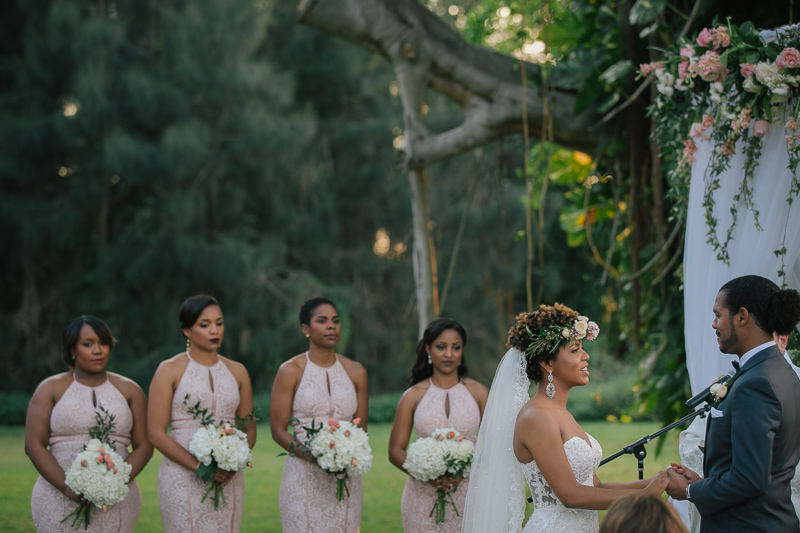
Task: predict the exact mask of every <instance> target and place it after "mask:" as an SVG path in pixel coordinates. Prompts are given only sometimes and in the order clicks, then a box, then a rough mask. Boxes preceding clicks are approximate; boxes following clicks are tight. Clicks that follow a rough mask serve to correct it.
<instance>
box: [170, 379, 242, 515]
mask: <svg viewBox="0 0 800 533" xmlns="http://www.w3.org/2000/svg"><path fill="white" fill-rule="evenodd" d="M188 400H189V395H188V394H187V395H186V397H185V398H184V399H183V404H184V405H185V406H186V407H187V411H188V412H189V414H191V415H192V416H193V417H194V418H195V420H198V419H199V420H200V423H201V424H202V427H201V428H200V429H198V430H197V431H195V432H194V434H193V435H192V440H191V441H189V452H190V453H191V454H192V455H194V456H195V458H197V460H198V461H200V465H199V466H198V467H197V470H196V471H195V474H196V475H197V477H199V478H200V479H201V480H203V481H204V482H206V483H208V482H209V481H211V483H210V484H209V486H208V488H207V489H206V491H205V493H204V494H203V498H202V499H201V500H200V501H201V502H203V501H205V500H206V498H207V497H208V495H209V493H210V492H211V491H212V490H213V492H214V494H213V496H212V500H213V502H214V509H218V508H219V504H220V502H221V503H222V505H223V506H224V505H226V502H225V492H224V490H223V486H222V483H219V482H217V481H212V480H213V479H214V476H215V475H216V473H217V469H218V468H221V469H222V470H226V471H228V472H238V471H239V470H244V469H245V468H247V467H252V466H253V463H252V461H253V452H252V450H251V449H250V441H249V440H248V438H247V434H246V433H245V431H244V430H245V429H246V427H247V424H248V423H250V422H251V421H254V420H257V418H256V416H255V414H254V413H251V414H249V415H248V416H246V417H244V418H240V417H238V416H237V417H236V424H235V425H234V424H231V423H230V422H215V421H214V419H213V417H212V416H211V415H210V414H209V413H208V409H207V408H201V406H200V402H199V401H198V402H197V403H196V404H194V405H192V406H189V405H188V403H187V402H188Z"/></svg>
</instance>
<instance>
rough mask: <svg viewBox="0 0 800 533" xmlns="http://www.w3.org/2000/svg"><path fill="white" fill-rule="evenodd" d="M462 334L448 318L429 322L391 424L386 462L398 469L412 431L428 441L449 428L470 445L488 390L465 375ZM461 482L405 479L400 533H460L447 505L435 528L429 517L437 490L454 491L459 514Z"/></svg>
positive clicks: (464, 335) (463, 494)
mask: <svg viewBox="0 0 800 533" xmlns="http://www.w3.org/2000/svg"><path fill="white" fill-rule="evenodd" d="M466 344H467V332H466V331H465V330H464V327H463V326H462V325H461V324H459V323H458V322H456V321H455V320H452V319H450V318H439V319H436V320H434V321H433V322H431V323H430V324H428V327H427V328H426V329H425V333H424V334H423V336H422V339H420V341H419V343H418V344H417V359H416V361H415V362H414V366H413V367H412V368H411V377H410V378H409V380H408V383H409V385H411V387H410V388H409V389H408V390H406V391H405V392H404V393H403V396H402V397H401V398H400V402H399V403H398V404H397V412H396V413H395V418H394V426H392V434H391V436H390V437H389V460H390V461H391V462H392V464H393V465H395V466H396V467H397V468H399V469H400V470H403V471H405V470H404V469H403V463H404V462H405V460H406V450H407V449H408V444H409V442H408V441H409V439H410V438H411V429H412V427H413V429H414V430H415V431H416V433H417V438H424V437H428V436H430V435H431V433H433V431H435V430H436V429H439V428H448V427H449V428H454V429H455V430H456V431H458V432H459V433H461V435H463V436H464V438H466V439H469V440H471V441H472V442H473V443H474V442H475V440H476V439H477V437H478V426H480V423H481V417H482V416H483V408H484V407H485V406H486V399H487V398H488V396H489V391H488V389H487V388H486V387H484V386H483V385H481V384H480V383H478V382H477V381H475V380H473V379H469V378H468V377H466V375H467V363H466V361H465V360H464V346H465V345H466ZM461 481H462V478H453V477H449V476H443V477H440V478H438V479H435V480H432V481H429V482H428V483H423V482H421V481H417V480H416V479H414V478H412V477H411V476H409V477H408V479H407V480H406V486H405V489H404V490H403V498H402V501H401V504H400V507H401V512H402V516H403V530H404V531H407V532H459V531H461V517H460V516H458V515H456V513H455V511H453V509H452V507H450V506H449V505H448V508H447V512H446V515H445V517H446V518H445V521H444V522H442V523H440V524H438V525H437V524H436V522H435V518H434V517H433V516H430V513H431V509H433V506H434V504H435V503H436V491H437V490H442V491H444V492H449V493H453V500H454V501H455V505H456V508H457V509H458V511H459V513H461V511H462V510H463V509H464V501H465V499H466V496H467V486H466V484H464V487H463V488H462V489H461V490H458V488H459V484H460V483H461Z"/></svg>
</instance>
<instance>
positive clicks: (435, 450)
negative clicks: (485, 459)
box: [403, 428, 475, 524]
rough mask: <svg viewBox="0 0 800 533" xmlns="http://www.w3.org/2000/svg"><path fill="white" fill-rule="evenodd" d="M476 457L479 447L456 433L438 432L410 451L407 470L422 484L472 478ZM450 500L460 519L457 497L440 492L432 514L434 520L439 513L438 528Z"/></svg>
mask: <svg viewBox="0 0 800 533" xmlns="http://www.w3.org/2000/svg"><path fill="white" fill-rule="evenodd" d="M474 453H475V445H474V444H473V443H472V441H470V440H467V439H465V438H464V437H463V436H462V435H461V434H460V433H459V432H458V431H456V430H455V429H453V428H442V429H437V430H435V431H434V432H433V433H431V436H430V437H424V438H421V439H417V440H416V441H414V442H413V443H412V444H411V445H410V446H409V447H408V451H407V452H406V460H405V462H404V463H403V468H405V470H406V472H408V473H409V475H410V476H411V477H413V478H414V479H416V480H418V481H422V482H428V481H432V480H434V479H438V478H440V477H442V476H452V477H458V476H463V477H469V472H470V468H471V466H472V456H473V455H474ZM456 490H457V489H456ZM447 498H449V499H450V505H451V506H452V507H453V510H454V511H455V513H456V516H460V515H459V514H458V509H457V508H456V504H455V502H454V501H453V495H452V494H451V493H445V492H443V491H441V490H437V491H436V503H435V504H434V505H433V509H431V512H430V516H433V513H434V512H435V513H436V523H437V524H439V523H441V522H444V520H445V512H446V510H447V507H446V506H447Z"/></svg>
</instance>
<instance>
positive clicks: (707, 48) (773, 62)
mask: <svg viewBox="0 0 800 533" xmlns="http://www.w3.org/2000/svg"><path fill="white" fill-rule="evenodd" d="M799 48H800V27H798V26H792V27H787V28H780V29H778V30H776V31H772V32H759V31H758V30H756V28H755V27H754V26H753V25H752V24H751V23H749V22H748V23H745V24H742V25H741V26H735V25H733V24H731V23H730V22H729V21H728V23H727V24H724V25H723V24H717V23H716V21H715V23H714V24H713V28H712V29H709V28H704V29H703V30H702V31H700V32H699V33H698V35H697V36H695V38H694V39H693V40H691V41H686V40H681V41H679V42H678V43H676V44H675V45H674V46H672V47H670V48H669V49H667V50H666V51H665V52H664V54H663V55H662V58H661V60H659V61H655V62H651V63H647V64H643V65H640V73H641V76H648V77H653V78H654V79H655V81H656V88H657V91H658V95H657V97H656V98H655V100H654V101H653V103H652V105H651V106H650V108H649V114H650V116H651V117H652V118H653V121H654V123H655V128H654V133H655V136H656V138H657V140H658V142H659V144H660V146H661V148H662V150H663V154H664V159H665V162H666V163H667V164H668V165H671V169H670V170H669V172H668V182H669V187H670V193H669V195H670V197H671V199H672V200H673V202H674V210H673V215H674V216H675V217H676V218H677V219H678V221H679V222H683V221H685V219H686V212H687V202H688V198H689V185H690V179H691V171H692V165H693V164H694V163H695V157H694V156H695V153H696V152H697V150H698V143H702V142H711V143H712V149H711V157H710V159H709V163H708V166H707V167H706V168H705V170H704V186H705V188H704V194H703V208H704V217H705V222H706V226H707V227H708V233H707V236H708V243H709V244H711V245H712V246H713V247H714V249H715V250H716V251H717V258H718V259H719V260H720V261H723V262H725V263H726V264H730V257H729V255H728V246H729V244H730V242H731V239H732V237H733V230H734V228H735V226H736V223H737V218H738V215H739V206H740V205H741V206H744V208H745V209H747V210H748V211H750V212H751V213H752V215H753V220H754V224H755V227H756V228H757V229H758V230H759V231H760V230H761V225H760V223H759V212H758V210H757V209H756V207H755V205H754V202H753V185H754V183H753V181H754V175H755V170H756V168H757V166H758V161H759V158H760V157H761V152H762V147H763V139H764V136H765V135H766V134H767V133H769V131H770V129H771V128H772V127H782V128H784V129H785V132H786V135H785V139H786V147H787V153H788V159H789V163H788V168H789V170H790V172H791V175H792V178H791V184H790V188H789V191H788V195H787V198H786V201H787V202H788V203H789V205H791V204H792V201H793V200H794V199H795V198H796V197H797V196H798V194H800V187H799V186H798V176H797V167H798V163H800V143H799V142H798V141H800V132H798V131H797V129H798V117H799V116H800V98H799V97H800V51H798V49H799ZM737 150H739V151H741V153H742V154H743V155H744V159H745V163H744V166H743V174H742V181H741V183H740V185H739V188H738V191H737V193H736V195H735V196H734V197H733V202H732V204H731V206H730V213H731V215H732V220H731V224H730V226H729V227H728V228H727V231H726V233H725V238H724V240H722V241H721V240H720V238H719V233H718V231H717V229H718V228H717V226H718V225H719V221H718V220H717V215H716V214H715V207H716V204H715V200H714V193H715V191H716V190H718V189H719V188H720V177H721V175H722V174H723V173H724V172H725V171H727V170H728V169H729V168H730V165H731V159H732V157H733V156H734V154H736V153H737ZM786 229H787V228H784V242H785V236H786ZM774 253H775V255H776V256H777V257H778V258H780V259H781V267H780V270H779V272H778V275H779V276H780V277H781V278H784V279H785V265H784V256H785V254H786V248H785V246H782V247H781V248H779V249H777V250H775V251H774Z"/></svg>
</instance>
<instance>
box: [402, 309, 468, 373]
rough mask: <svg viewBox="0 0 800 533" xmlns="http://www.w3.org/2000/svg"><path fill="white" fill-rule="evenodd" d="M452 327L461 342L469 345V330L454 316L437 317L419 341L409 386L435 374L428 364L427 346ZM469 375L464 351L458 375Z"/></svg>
mask: <svg viewBox="0 0 800 533" xmlns="http://www.w3.org/2000/svg"><path fill="white" fill-rule="evenodd" d="M448 329H452V330H453V331H455V332H456V333H458V335H459V336H460V337H461V342H462V344H463V345H464V346H466V345H467V330H465V329H464V326H462V325H461V324H459V323H458V322H456V321H455V320H453V319H452V318H437V319H436V320H434V321H433V322H431V323H430V324H428V327H426V328H425V332H424V333H423V334H422V338H421V339H420V340H419V342H418V343H417V359H416V360H415V361H414V366H412V367H411V377H409V378H408V386H409V387H411V386H413V385H416V384H417V383H419V382H420V381H422V380H424V379H427V378H429V377H431V376H432V375H433V366H432V365H429V364H428V352H427V351H426V350H425V346H427V345H430V344H433V342H434V341H435V340H436V339H438V338H439V335H441V334H442V333H443V332H445V331H447V330H448ZM466 375H467V360H466V357H465V356H464V353H463V352H462V353H461V363H459V365H458V377H464V376H466Z"/></svg>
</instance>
